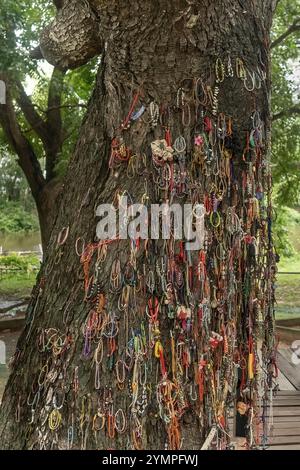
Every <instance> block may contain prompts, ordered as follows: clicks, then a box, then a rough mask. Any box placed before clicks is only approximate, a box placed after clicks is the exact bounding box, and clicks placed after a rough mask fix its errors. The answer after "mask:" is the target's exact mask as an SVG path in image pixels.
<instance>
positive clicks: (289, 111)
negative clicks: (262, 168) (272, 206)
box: [272, 0, 300, 207]
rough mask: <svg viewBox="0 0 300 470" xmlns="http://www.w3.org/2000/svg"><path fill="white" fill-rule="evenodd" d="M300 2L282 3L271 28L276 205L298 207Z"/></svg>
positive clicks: (299, 160)
mask: <svg viewBox="0 0 300 470" xmlns="http://www.w3.org/2000/svg"><path fill="white" fill-rule="evenodd" d="M299 57H300V2H299V1H298V0H296V1H291V0H280V1H279V2H278V7H277V10H276V15H275V18H274V23H273V27H272V68H273V70H272V72H273V73H272V76H273V84H272V109H273V147H272V158H273V163H274V167H273V177H274V182H275V192H276V202H277V204H278V205H279V206H280V205H285V206H287V205H290V206H292V207H295V206H297V205H298V204H299V195H300V192H299V184H300V179H299V178H300V172H299V165H300V147H299V143H300V141H299V139H300V104H299V99H300V67H299Z"/></svg>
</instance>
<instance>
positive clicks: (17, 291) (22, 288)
mask: <svg viewBox="0 0 300 470" xmlns="http://www.w3.org/2000/svg"><path fill="white" fill-rule="evenodd" d="M35 279H36V274H35V273H30V274H14V275H7V276H3V277H2V278H0V298H1V297H2V298H3V299H6V300H7V299H22V298H24V297H27V296H28V295H30V293H31V290H32V288H33V286H34V284H35Z"/></svg>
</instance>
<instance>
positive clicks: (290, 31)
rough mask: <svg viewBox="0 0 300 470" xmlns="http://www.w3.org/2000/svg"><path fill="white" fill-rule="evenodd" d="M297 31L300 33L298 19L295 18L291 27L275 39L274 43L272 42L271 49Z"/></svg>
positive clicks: (299, 21)
mask: <svg viewBox="0 0 300 470" xmlns="http://www.w3.org/2000/svg"><path fill="white" fill-rule="evenodd" d="M297 31H300V18H296V19H295V21H294V22H293V23H292V24H291V26H290V27H289V28H288V29H287V30H286V31H285V32H284V33H282V34H281V35H280V36H279V37H278V38H277V39H275V41H273V42H272V44H271V49H273V48H274V47H276V46H278V45H279V44H281V43H282V42H283V41H284V40H285V39H286V38H287V37H288V36H290V35H291V34H294V33H295V32H297Z"/></svg>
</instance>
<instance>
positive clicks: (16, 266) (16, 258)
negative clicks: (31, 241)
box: [0, 254, 40, 273]
mask: <svg viewBox="0 0 300 470" xmlns="http://www.w3.org/2000/svg"><path fill="white" fill-rule="evenodd" d="M39 267H40V261H39V259H38V258H37V257H36V256H32V255H30V256H29V255H28V256H20V255H17V254H12V255H9V256H0V268H6V269H8V270H12V271H13V270H18V272H19V273H30V272H33V271H36V270H37V269H39Z"/></svg>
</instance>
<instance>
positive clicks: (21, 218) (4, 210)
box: [0, 202, 39, 234]
mask: <svg viewBox="0 0 300 470" xmlns="http://www.w3.org/2000/svg"><path fill="white" fill-rule="evenodd" d="M38 229H39V224H38V219H37V216H36V214H35V212H27V211H26V210H25V209H24V207H23V206H22V205H21V204H20V203H18V202H6V203H5V204H3V203H2V204H0V232H1V233H3V234H5V233H17V232H36V231H38Z"/></svg>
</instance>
